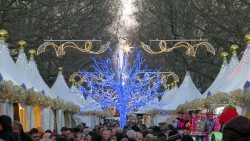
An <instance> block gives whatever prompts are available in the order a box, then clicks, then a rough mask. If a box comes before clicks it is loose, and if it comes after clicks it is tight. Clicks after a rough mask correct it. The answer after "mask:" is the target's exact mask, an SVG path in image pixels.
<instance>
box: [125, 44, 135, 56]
mask: <svg viewBox="0 0 250 141" xmlns="http://www.w3.org/2000/svg"><path fill="white" fill-rule="evenodd" d="M122 49H123V51H124V52H126V54H127V55H128V54H129V53H130V52H132V49H133V47H131V46H130V44H125V45H124V46H123V47H122Z"/></svg>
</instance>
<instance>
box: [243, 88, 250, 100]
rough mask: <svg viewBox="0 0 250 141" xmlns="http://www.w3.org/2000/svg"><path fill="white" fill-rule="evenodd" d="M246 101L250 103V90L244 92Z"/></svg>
mask: <svg viewBox="0 0 250 141" xmlns="http://www.w3.org/2000/svg"><path fill="white" fill-rule="evenodd" d="M244 99H245V102H246V103H248V104H249V103H250V88H247V89H245V90H244Z"/></svg>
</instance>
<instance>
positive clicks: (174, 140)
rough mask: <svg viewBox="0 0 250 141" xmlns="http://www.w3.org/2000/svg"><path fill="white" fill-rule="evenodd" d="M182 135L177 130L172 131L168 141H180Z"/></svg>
mask: <svg viewBox="0 0 250 141" xmlns="http://www.w3.org/2000/svg"><path fill="white" fill-rule="evenodd" d="M180 140H181V134H180V133H179V132H178V131H177V130H172V131H170V132H169V133H168V140H167V141H180Z"/></svg>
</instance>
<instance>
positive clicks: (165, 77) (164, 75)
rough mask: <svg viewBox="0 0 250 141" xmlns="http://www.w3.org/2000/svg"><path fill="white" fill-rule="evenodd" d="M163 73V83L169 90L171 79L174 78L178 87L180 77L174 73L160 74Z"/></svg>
mask: <svg viewBox="0 0 250 141" xmlns="http://www.w3.org/2000/svg"><path fill="white" fill-rule="evenodd" d="M159 73H161V83H162V85H163V86H164V87H165V88H167V87H168V86H169V82H168V81H169V78H170V77H172V78H173V80H174V84H175V85H177V83H178V82H179V77H178V75H176V74H175V73H174V72H159Z"/></svg>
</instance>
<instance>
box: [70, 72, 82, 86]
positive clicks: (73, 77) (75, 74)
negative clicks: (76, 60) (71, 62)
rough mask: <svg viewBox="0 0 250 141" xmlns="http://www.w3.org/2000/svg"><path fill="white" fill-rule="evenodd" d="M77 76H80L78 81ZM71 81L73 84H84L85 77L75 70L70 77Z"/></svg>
mask: <svg viewBox="0 0 250 141" xmlns="http://www.w3.org/2000/svg"><path fill="white" fill-rule="evenodd" d="M77 78H80V79H79V81H76V79H77ZM69 82H71V83H72V84H82V83H83V82H84V78H83V77H82V76H81V75H79V74H78V73H77V72H74V73H73V74H72V75H71V76H70V77H69Z"/></svg>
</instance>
